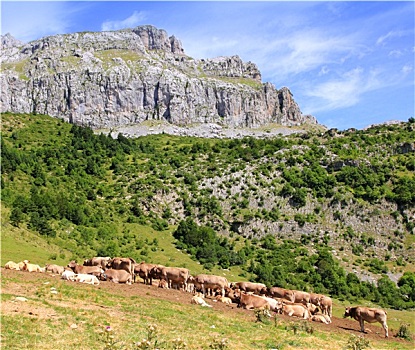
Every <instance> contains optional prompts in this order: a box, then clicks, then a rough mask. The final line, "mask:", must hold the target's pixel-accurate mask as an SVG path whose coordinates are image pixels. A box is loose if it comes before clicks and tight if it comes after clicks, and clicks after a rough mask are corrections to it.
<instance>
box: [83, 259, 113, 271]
mask: <svg viewBox="0 0 415 350" xmlns="http://www.w3.org/2000/svg"><path fill="white" fill-rule="evenodd" d="M110 260H111V257H109V256H106V257H103V256H96V257H94V258H90V259H86V260H84V266H99V267H100V268H102V269H104V270H105V269H106V268H107V264H108V262H109V261H110Z"/></svg>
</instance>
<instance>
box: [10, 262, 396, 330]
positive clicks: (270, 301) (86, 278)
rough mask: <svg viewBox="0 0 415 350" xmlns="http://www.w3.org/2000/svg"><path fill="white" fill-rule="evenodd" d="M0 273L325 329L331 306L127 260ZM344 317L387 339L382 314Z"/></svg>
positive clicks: (26, 266)
mask: <svg viewBox="0 0 415 350" xmlns="http://www.w3.org/2000/svg"><path fill="white" fill-rule="evenodd" d="M4 267H5V268H6V269H12V270H23V271H29V272H51V273H53V274H59V275H61V277H62V278H63V279H65V280H69V281H75V282H81V283H89V284H93V285H98V284H100V281H109V282H114V283H125V284H132V283H135V282H136V278H137V276H138V277H140V278H141V279H142V280H143V283H144V284H147V285H153V280H158V281H159V282H158V287H159V288H166V289H170V288H176V289H179V290H183V291H185V292H189V293H193V294H194V296H193V297H192V299H191V303H192V304H198V305H201V306H211V305H209V304H208V303H207V302H206V301H205V299H204V298H206V297H207V296H209V297H210V298H212V299H213V300H214V301H218V302H223V303H226V304H233V303H235V304H237V306H238V307H240V308H244V309H260V310H264V312H265V313H269V312H270V311H274V312H276V313H280V314H285V315H288V316H294V317H299V318H302V319H308V320H311V321H315V322H321V323H325V324H329V323H331V317H332V300H331V298H330V297H328V296H325V295H322V294H316V293H308V292H303V291H298V290H290V289H285V288H280V287H271V288H268V287H267V286H266V285H265V284H262V283H254V282H235V283H233V282H232V283H230V282H228V280H227V279H226V278H225V277H223V276H216V275H209V274H199V275H196V276H192V275H191V274H190V271H189V269H186V268H181V267H167V266H163V265H159V264H151V263H146V262H141V263H136V262H135V261H134V259H132V258H110V257H94V258H91V259H87V260H85V261H84V262H83V265H79V264H78V263H77V262H76V261H71V262H70V263H69V264H68V265H67V266H66V267H63V266H59V265H55V264H47V265H46V266H45V267H40V266H39V265H36V264H31V263H30V262H29V261H28V260H24V261H22V262H20V263H15V262H13V261H9V262H8V263H7V264H6V265H5V266H4ZM344 317H352V318H354V319H355V320H357V321H359V323H360V328H361V331H362V332H365V330H364V321H366V322H370V323H372V322H379V323H381V325H382V327H383V329H384V330H385V337H388V326H387V324H386V317H387V316H386V311H384V310H381V309H375V308H367V307H362V306H358V307H348V308H346V310H345V314H344Z"/></svg>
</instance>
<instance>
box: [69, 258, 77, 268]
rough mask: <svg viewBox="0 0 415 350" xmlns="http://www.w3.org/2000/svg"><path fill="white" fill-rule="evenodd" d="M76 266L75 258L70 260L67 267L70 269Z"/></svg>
mask: <svg viewBox="0 0 415 350" xmlns="http://www.w3.org/2000/svg"><path fill="white" fill-rule="evenodd" d="M75 266H76V260H72V261H71V262H70V263H69V264H68V267H70V268H71V269H73V268H74V267H75Z"/></svg>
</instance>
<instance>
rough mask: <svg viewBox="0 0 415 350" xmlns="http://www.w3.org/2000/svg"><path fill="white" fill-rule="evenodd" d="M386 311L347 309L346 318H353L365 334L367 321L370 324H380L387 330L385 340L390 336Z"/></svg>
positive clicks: (359, 307)
mask: <svg viewBox="0 0 415 350" xmlns="http://www.w3.org/2000/svg"><path fill="white" fill-rule="evenodd" d="M386 315H387V313H386V311H384V310H382V309H375V308H368V307H365V306H355V307H346V310H345V312H344V317H351V318H354V319H355V320H357V321H359V323H360V330H361V331H362V332H363V333H365V321H366V322H369V323H374V322H379V323H380V324H381V325H382V327H383V329H384V330H385V338H387V337H388V336H389V335H388V325H387V324H386V318H387V316H386Z"/></svg>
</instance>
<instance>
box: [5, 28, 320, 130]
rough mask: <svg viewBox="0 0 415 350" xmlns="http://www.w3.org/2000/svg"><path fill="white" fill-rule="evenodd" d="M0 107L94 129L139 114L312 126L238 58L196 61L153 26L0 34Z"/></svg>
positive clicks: (288, 98)
mask: <svg viewBox="0 0 415 350" xmlns="http://www.w3.org/2000/svg"><path fill="white" fill-rule="evenodd" d="M0 60H1V67H2V68H1V74H0V88H1V92H0V104H1V105H0V110H1V112H6V111H9V112H16V113H40V114H48V115H51V116H53V117H57V118H62V119H64V120H67V121H70V122H72V123H77V124H82V125H88V126H90V127H92V128H108V127H118V126H122V125H129V124H134V123H140V122H142V121H145V120H152V119H155V120H164V121H167V122H169V123H172V124H175V125H191V124H194V123H217V124H219V125H224V126H228V127H258V126H261V125H266V124H269V123H278V124H281V125H284V126H291V125H301V124H304V123H311V124H317V121H316V119H315V118H314V117H312V116H309V115H303V114H302V113H301V111H300V108H299V106H298V105H297V103H296V102H295V101H294V98H293V96H292V94H291V92H290V90H289V89H288V88H286V87H283V88H281V89H276V88H275V86H274V85H273V84H271V83H262V82H261V73H260V71H259V70H258V67H257V66H256V65H255V64H254V63H252V62H243V61H242V60H241V59H240V58H239V57H238V56H232V57H218V58H213V59H202V60H197V59H193V58H191V57H189V56H187V55H186V54H185V52H184V49H183V47H182V44H181V42H180V40H178V39H177V38H176V37H174V36H170V37H169V36H168V34H167V32H166V31H165V30H162V29H157V28H155V27H153V26H149V25H146V26H139V27H136V28H132V29H124V30H118V31H111V32H110V31H108V32H82V33H73V34H65V35H54V36H49V37H45V38H42V39H40V40H35V41H32V42H29V43H27V44H23V43H21V42H19V41H17V40H16V39H14V38H13V37H12V36H11V35H9V34H6V35H5V36H2V37H1V55H0Z"/></svg>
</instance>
